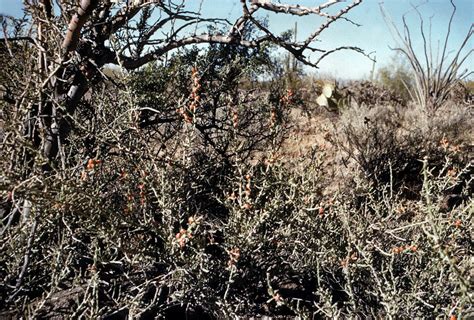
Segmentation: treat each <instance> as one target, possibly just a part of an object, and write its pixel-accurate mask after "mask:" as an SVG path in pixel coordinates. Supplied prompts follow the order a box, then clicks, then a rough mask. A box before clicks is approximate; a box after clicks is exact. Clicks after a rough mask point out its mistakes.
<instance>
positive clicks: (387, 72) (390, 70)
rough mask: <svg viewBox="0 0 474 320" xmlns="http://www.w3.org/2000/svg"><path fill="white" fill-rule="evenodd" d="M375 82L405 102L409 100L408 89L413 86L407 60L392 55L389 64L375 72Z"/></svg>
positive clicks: (398, 55) (397, 55)
mask: <svg viewBox="0 0 474 320" xmlns="http://www.w3.org/2000/svg"><path fill="white" fill-rule="evenodd" d="M376 80H377V81H378V82H380V83H381V84H382V85H383V86H384V87H386V88H387V89H390V90H392V91H394V93H396V94H397V95H399V96H400V97H402V98H403V99H404V100H405V101H408V100H410V98H411V97H410V88H412V87H413V86H414V84H415V83H414V80H413V73H412V71H411V69H410V65H409V62H408V61H407V59H406V58H404V57H403V56H401V55H400V54H395V55H393V56H392V58H391V60H390V62H388V63H387V64H385V65H384V66H382V67H381V68H380V69H379V70H378V71H377V77H376Z"/></svg>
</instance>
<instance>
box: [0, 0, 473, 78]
mask: <svg viewBox="0 0 474 320" xmlns="http://www.w3.org/2000/svg"><path fill="white" fill-rule="evenodd" d="M186 1H187V3H188V4H189V5H190V6H195V7H197V6H199V5H201V1H202V7H201V12H202V14H203V16H212V17H222V18H228V19H230V20H232V19H236V18H237V17H238V15H239V14H240V13H241V7H240V4H239V3H240V1H239V0H186ZM272 1H273V2H275V3H278V2H280V3H293V4H296V3H298V4H301V5H305V6H315V5H317V4H320V3H323V2H326V1H325V0H299V1H297V0H272ZM413 4H415V5H417V4H421V7H420V11H421V13H422V15H423V17H424V18H425V19H426V20H425V21H426V25H427V24H428V21H429V19H430V18H431V19H432V20H431V21H432V43H433V44H435V47H436V44H437V43H438V41H439V42H441V43H443V41H444V38H445V36H446V30H447V24H448V21H449V18H450V15H451V12H452V6H451V4H450V2H449V1H448V0H412V1H409V0H384V1H380V0H363V1H362V4H360V5H359V6H357V7H355V8H354V9H353V10H351V11H350V12H349V13H348V14H347V15H346V17H347V18H350V19H351V20H353V21H354V22H356V23H358V24H361V26H360V27H357V26H354V25H352V24H350V23H349V22H347V21H342V20H341V21H337V22H336V23H335V24H333V25H331V27H330V28H328V29H327V30H325V31H324V32H323V33H322V34H321V36H320V37H319V38H318V40H319V41H318V42H317V43H316V46H317V47H318V48H321V49H331V48H334V47H337V46H343V45H351V46H357V47H360V48H361V49H363V50H364V51H365V52H367V53H372V56H375V57H376V60H377V62H376V64H375V69H376V70H377V69H379V68H381V67H384V66H386V65H387V64H388V63H390V61H391V58H392V57H393V56H394V51H393V50H391V49H390V48H391V47H392V48H393V47H396V46H397V43H396V42H395V40H394V38H393V36H392V34H391V32H390V30H389V28H388V27H387V23H386V22H385V19H384V17H383V15H382V14H381V10H380V6H383V8H384V10H385V12H386V13H387V14H388V15H389V16H390V17H391V19H392V20H393V21H394V22H395V24H396V25H397V26H398V27H401V26H402V16H403V15H404V14H406V17H407V21H408V25H409V27H410V30H412V34H413V38H414V43H415V48H417V49H421V48H422V42H421V39H422V38H421V36H420V34H419V32H418V31H419V18H418V16H417V14H416V13H415V12H414V11H413V7H412V5H413ZM455 4H456V7H457V11H456V14H455V16H454V22H453V25H452V31H451V36H450V41H449V43H448V49H449V50H450V51H454V50H455V49H456V48H458V47H459V45H460V44H461V42H462V41H463V39H464V37H465V35H466V34H467V32H468V31H469V28H470V27H471V25H472V23H473V22H474V0H455ZM22 6H23V5H22V1H21V0H0V13H3V14H7V15H11V16H15V17H18V16H21V15H22ZM341 6H344V3H343V4H341V5H340V6H339V7H337V8H335V9H340V8H341ZM265 16H266V17H267V18H268V21H269V28H270V30H272V31H274V32H276V33H281V32H283V31H285V30H289V29H293V28H294V25H295V22H297V24H298V26H297V27H298V33H297V37H298V38H297V39H298V40H299V41H301V40H303V39H304V38H305V37H306V36H307V35H309V34H310V33H311V32H312V31H313V30H315V29H316V28H318V27H319V25H320V24H321V22H323V20H322V19H321V18H320V17H315V16H306V17H289V16H288V15H283V14H267V15H265ZM473 42H474V39H471V40H470V42H469V43H468V46H467V50H471V49H473ZM434 49H436V48H434ZM418 52H419V53H422V51H418ZM473 56H474V54H472V55H471V57H470V59H469V60H468V61H467V63H466V64H465V67H467V68H468V69H470V70H472V69H473V66H474V57H473ZM312 58H313V59H312V60H315V57H312ZM372 67H373V62H372V61H370V60H369V59H367V58H366V57H364V56H363V55H361V54H358V53H355V52H351V51H340V52H338V53H336V54H333V55H330V56H329V57H327V58H326V59H324V60H323V61H322V62H321V63H320V64H319V69H318V70H314V69H306V70H307V71H308V72H311V73H313V72H314V73H316V74H317V73H321V74H322V75H326V76H331V77H335V78H345V79H362V78H367V77H368V76H369V75H370V72H371V70H372Z"/></svg>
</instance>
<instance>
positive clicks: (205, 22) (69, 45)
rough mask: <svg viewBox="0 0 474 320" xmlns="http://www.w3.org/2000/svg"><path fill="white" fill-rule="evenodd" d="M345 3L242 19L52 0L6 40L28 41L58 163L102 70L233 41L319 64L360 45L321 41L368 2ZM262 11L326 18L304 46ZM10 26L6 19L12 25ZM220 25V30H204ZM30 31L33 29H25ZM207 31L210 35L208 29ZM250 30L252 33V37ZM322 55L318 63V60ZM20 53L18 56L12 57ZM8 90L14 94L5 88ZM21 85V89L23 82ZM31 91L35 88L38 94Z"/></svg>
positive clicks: (175, 7) (186, 9)
mask: <svg viewBox="0 0 474 320" xmlns="http://www.w3.org/2000/svg"><path fill="white" fill-rule="evenodd" d="M341 2H343V1H339V0H329V1H325V2H323V3H321V4H319V5H317V6H314V7H305V6H301V5H290V4H281V3H279V2H278V3H274V2H271V1H264V0H250V1H245V0H241V1H240V7H241V15H240V17H238V18H237V19H236V20H234V21H229V20H228V19H223V18H219V17H205V16H203V14H201V11H202V8H203V6H205V5H206V4H205V3H204V1H201V2H199V3H198V2H191V1H164V0H135V1H123V2H122V1H110V0H104V1H100V0H81V1H80V3H77V2H76V1H69V0H62V1H57V5H53V3H52V1H51V0H28V1H25V8H24V9H25V13H26V14H27V15H28V16H29V20H28V22H27V24H28V25H29V26H27V27H28V28H29V29H23V30H29V31H28V32H26V34H22V35H21V36H19V35H18V34H14V33H12V32H11V29H9V28H8V27H6V26H5V25H6V24H5V23H4V38H3V39H2V42H3V43H4V44H5V46H6V47H7V48H11V47H12V46H13V45H14V44H16V43H18V42H19V41H27V42H28V43H29V47H30V50H32V54H31V57H34V56H36V59H35V60H36V61H35V62H32V63H33V64H34V67H33V68H32V70H31V71H33V74H34V77H35V80H34V81H33V83H32V84H31V85H32V86H33V87H34V88H35V89H36V91H37V94H36V96H37V97H38V101H35V102H33V101H31V100H29V101H28V103H30V104H29V105H30V108H31V106H36V107H35V108H34V110H35V111H34V112H35V113H36V115H33V116H34V117H36V118H35V119H41V121H37V125H39V122H43V124H42V127H43V130H42V135H41V139H39V140H38V141H41V142H40V145H38V146H37V147H38V148H40V149H41V150H42V153H43V156H44V157H45V158H46V159H49V160H53V159H55V158H56V157H57V155H58V152H59V149H60V144H61V140H64V139H65V138H66V137H67V135H68V132H69V131H70V130H71V128H70V126H69V125H68V121H63V120H62V119H63V118H64V117H66V116H67V115H69V116H71V115H73V114H74V113H75V110H76V108H77V106H78V104H79V102H80V101H81V98H82V97H83V96H84V95H85V93H86V92H87V91H88V90H89V89H90V87H91V85H92V83H94V82H95V81H97V79H99V80H100V78H103V77H104V75H103V74H102V73H101V68H102V67H103V66H104V65H106V64H114V65H118V66H121V67H122V68H124V69H129V70H132V69H137V68H140V67H141V66H143V65H145V64H147V63H149V62H151V61H155V60H159V59H163V58H164V57H165V56H166V54H167V53H169V52H171V51H173V50H175V49H178V48H181V47H185V46H189V45H194V44H202V43H225V44H233V45H238V46H245V47H259V46H260V45H261V44H263V43H265V42H272V43H274V44H277V45H278V46H280V47H282V48H284V49H285V50H287V51H289V52H290V53H291V54H293V55H294V56H295V57H296V58H297V59H298V60H299V61H301V62H303V63H305V64H307V65H310V66H315V67H316V66H317V63H318V62H319V61H320V58H323V57H325V56H326V55H327V54H329V53H332V52H334V51H337V50H342V49H351V50H355V51H358V52H361V53H363V51H362V50H361V49H359V48H356V47H351V46H347V47H339V48H335V49H333V50H329V51H326V50H322V49H318V48H317V47H315V46H314V43H315V41H316V40H317V38H318V37H319V36H320V35H321V33H322V32H324V31H325V30H326V29H327V28H329V27H330V26H331V25H332V24H333V23H334V22H336V21H338V20H346V21H348V22H350V23H353V24H355V23H354V22H352V21H351V20H349V19H348V18H347V17H345V15H346V14H347V13H348V12H349V11H350V10H352V9H353V8H354V7H356V6H358V5H359V4H360V3H361V2H362V0H354V1H352V2H349V3H348V4H344V5H342V6H341ZM260 13H262V14H265V13H280V14H283V15H295V16H307V15H312V16H315V21H320V20H317V17H319V18H322V19H323V20H322V22H321V23H320V24H318V23H315V29H314V31H313V32H312V33H311V34H310V35H309V36H308V37H307V38H306V39H305V40H304V41H292V40H290V39H286V38H284V37H283V36H279V35H277V34H276V33H275V32H274V31H272V30H270V28H269V27H268V26H266V24H265V23H264V22H263V21H262V19H260V17H262V15H259V14H260ZM5 21H6V20H5ZM207 26H214V28H213V29H212V30H215V31H212V32H209V31H208V30H211V29H204V28H205V27H207ZM25 27H26V26H25ZM203 30H205V31H203ZM249 30H252V31H251V32H249ZM312 53H317V54H319V56H318V58H317V59H316V60H315V61H313V60H314V59H313V60H312V59H311V57H310V54H312ZM9 54H10V55H13V54H14V53H13V52H11V51H10V52H9ZM4 86H5V87H6V88H4V90H3V91H6V92H9V93H11V92H14V91H15V90H11V88H8V87H9V85H7V84H4ZM15 86H17V84H15ZM30 89H31V88H30ZM3 96H4V97H5V99H7V100H9V101H10V102H12V103H13V102H14V103H17V104H18V103H24V102H25V100H22V99H21V98H20V97H19V96H18V95H17V96H15V97H13V96H12V95H11V94H4V95H3Z"/></svg>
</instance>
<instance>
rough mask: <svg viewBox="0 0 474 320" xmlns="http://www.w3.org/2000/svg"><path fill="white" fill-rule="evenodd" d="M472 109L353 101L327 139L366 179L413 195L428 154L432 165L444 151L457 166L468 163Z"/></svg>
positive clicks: (440, 161)
mask: <svg viewBox="0 0 474 320" xmlns="http://www.w3.org/2000/svg"><path fill="white" fill-rule="evenodd" d="M471 112H472V111H471V110H470V109H469V108H466V107H464V106H457V105H451V106H446V107H444V108H442V109H440V110H439V111H437V112H435V113H431V114H429V113H428V112H426V111H425V110H423V109H422V108H421V107H416V106H412V107H410V108H393V107H389V106H378V107H372V108H370V107H364V106H363V107H354V108H351V109H348V110H347V111H346V112H345V113H343V114H342V116H341V119H340V122H339V123H338V124H337V125H336V126H335V132H334V134H333V135H332V138H331V139H332V141H333V142H334V143H335V145H337V146H338V147H340V148H341V150H343V152H344V153H345V155H346V156H347V158H348V159H351V160H352V161H354V163H355V164H356V166H357V168H359V169H360V171H361V173H363V176H364V178H365V179H367V181H368V182H369V183H370V184H371V185H373V186H377V185H382V186H385V185H387V184H389V183H391V184H392V186H393V187H394V188H395V190H397V191H398V190H405V191H406V192H407V195H410V194H411V196H415V197H416V196H417V195H419V192H420V188H421V180H420V175H419V172H420V171H421V167H422V165H421V161H420V160H421V159H424V158H425V157H426V158H428V159H430V164H431V165H432V166H433V167H436V168H437V170H440V169H441V168H442V166H443V164H444V162H445V158H446V157H447V156H449V157H451V159H452V162H453V163H454V164H455V165H457V166H459V167H464V166H465V165H467V164H468V163H469V161H470V159H469V156H468V154H469V152H467V151H468V150H469V148H470V146H469V141H470V140H471V139H472V121H470V118H471V117H472V116H471V115H470V113H471ZM470 170H472V168H471V169H470Z"/></svg>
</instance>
